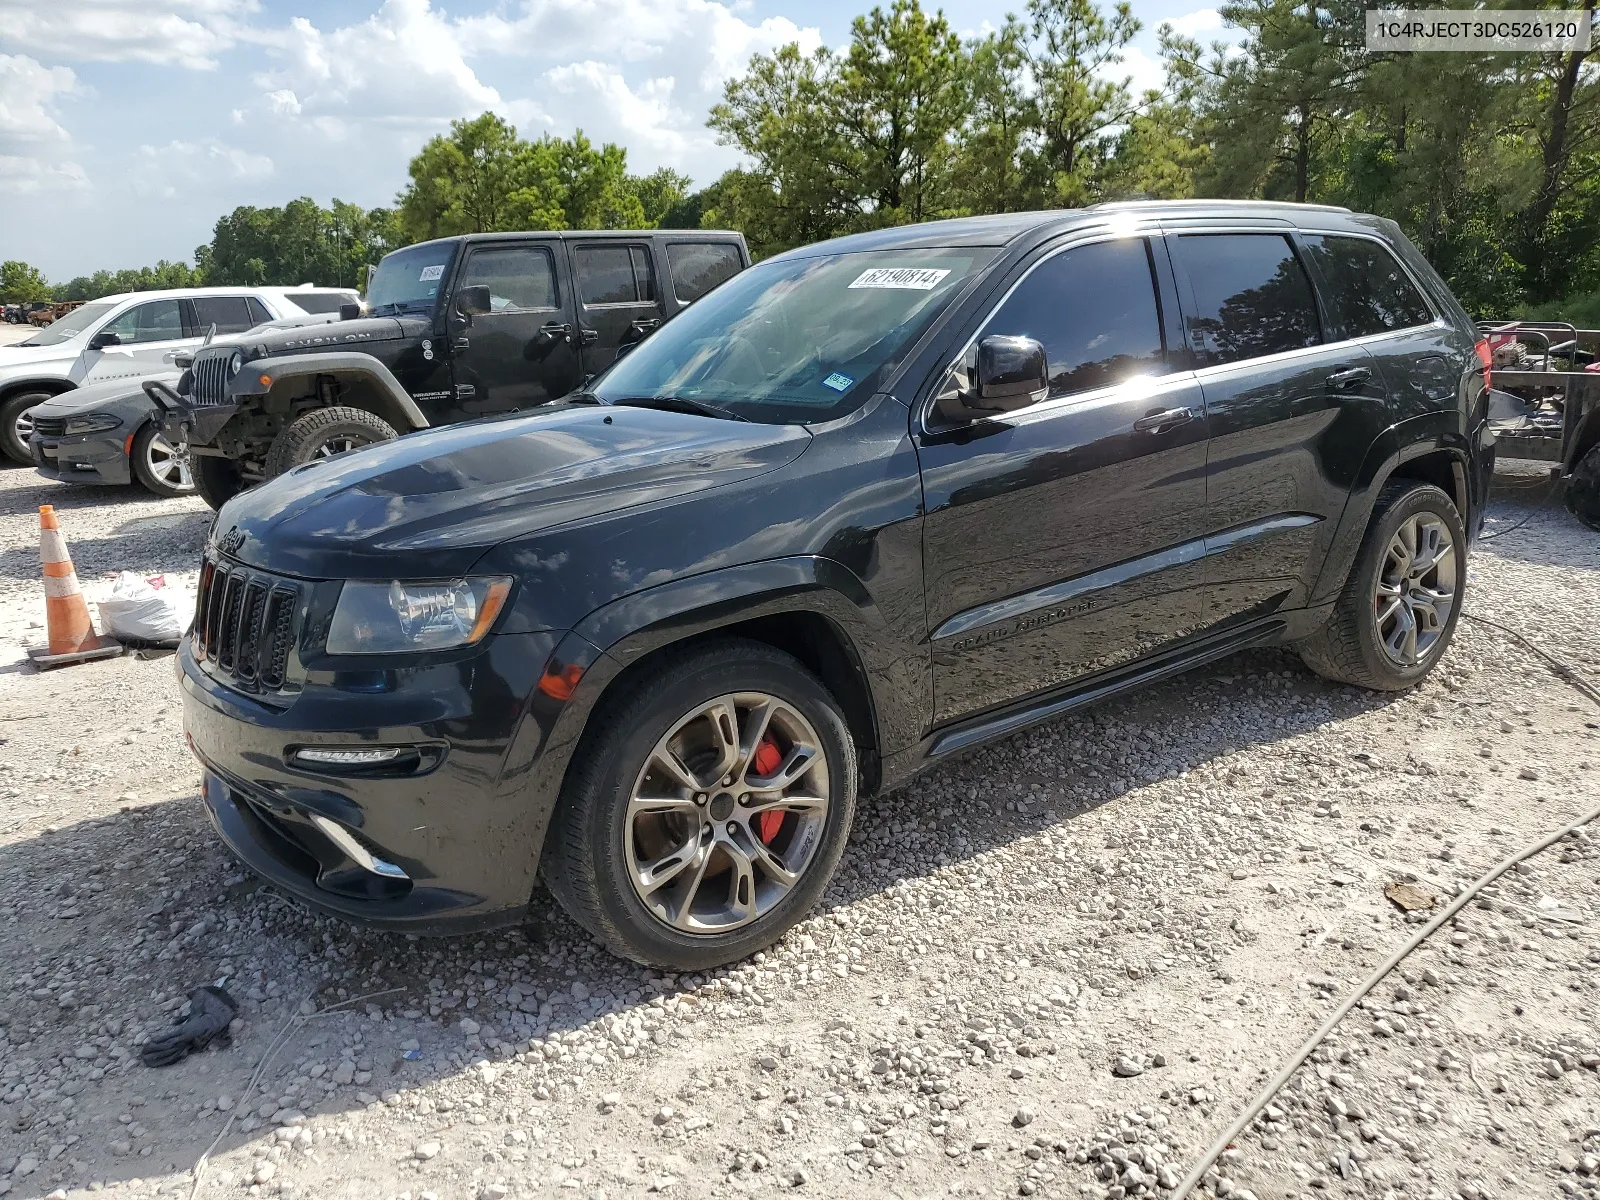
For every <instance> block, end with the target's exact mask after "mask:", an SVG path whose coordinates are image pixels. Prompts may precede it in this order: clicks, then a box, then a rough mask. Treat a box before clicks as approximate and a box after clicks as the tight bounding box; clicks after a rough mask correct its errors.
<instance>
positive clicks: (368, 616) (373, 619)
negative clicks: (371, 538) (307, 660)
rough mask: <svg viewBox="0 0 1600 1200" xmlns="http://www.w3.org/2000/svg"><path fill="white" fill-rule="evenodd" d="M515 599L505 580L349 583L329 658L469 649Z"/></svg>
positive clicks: (336, 614)
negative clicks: (332, 655) (502, 608)
mask: <svg viewBox="0 0 1600 1200" xmlns="http://www.w3.org/2000/svg"><path fill="white" fill-rule="evenodd" d="M510 594H511V580H509V579H506V578H503V577H493V578H487V579H457V580H454V581H453V582H449V583H402V582H400V581H399V580H395V581H393V582H392V583H355V582H353V583H347V584H345V585H344V587H343V589H342V590H341V591H340V592H339V602H338V603H337V604H336V605H334V609H333V620H332V622H330V623H329V626H328V653H329V654H401V653H404V652H406V651H413V650H451V649H454V648H456V647H458V646H470V645H472V644H473V643H474V642H476V641H478V640H480V639H481V638H482V637H483V635H484V634H486V633H488V632H489V626H491V625H493V624H494V619H495V618H496V617H497V616H499V615H500V609H501V607H502V606H503V605H504V604H505V602H506V597H507V596H508V595H510Z"/></svg>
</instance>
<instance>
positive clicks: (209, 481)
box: [189, 454, 244, 512]
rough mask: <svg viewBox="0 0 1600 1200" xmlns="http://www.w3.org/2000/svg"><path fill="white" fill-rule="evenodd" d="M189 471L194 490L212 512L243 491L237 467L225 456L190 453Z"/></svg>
mask: <svg viewBox="0 0 1600 1200" xmlns="http://www.w3.org/2000/svg"><path fill="white" fill-rule="evenodd" d="M189 473H190V474H191V475H193V476H194V490H195V491H196V492H198V493H199V494H200V499H202V500H204V501H205V502H206V504H207V505H209V506H210V507H211V510H212V511H213V512H215V511H216V510H217V509H219V508H221V507H222V506H223V505H224V504H226V503H227V502H228V501H229V500H232V499H233V498H234V497H235V496H237V495H238V494H239V493H240V492H242V491H244V480H243V479H241V478H240V476H239V468H238V467H237V466H235V465H234V464H233V462H232V461H231V460H229V459H226V458H217V457H216V456H214V455H209V454H192V455H191V456H190V459H189Z"/></svg>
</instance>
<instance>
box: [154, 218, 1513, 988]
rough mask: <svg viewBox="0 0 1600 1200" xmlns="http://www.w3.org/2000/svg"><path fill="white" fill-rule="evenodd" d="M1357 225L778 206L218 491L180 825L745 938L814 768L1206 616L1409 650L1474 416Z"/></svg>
mask: <svg viewBox="0 0 1600 1200" xmlns="http://www.w3.org/2000/svg"><path fill="white" fill-rule="evenodd" d="M1475 342H1476V334H1475V332H1474V329H1473V325H1472V323H1471V321H1469V320H1468V318H1467V316H1466V314H1465V313H1463V312H1462V311H1461V309H1460V307H1459V306H1458V305H1457V304H1456V302H1455V301H1454V300H1453V299H1452V298H1451V296H1450V293H1449V292H1448V290H1447V289H1446V287H1445V285H1444V283H1443V282H1442V281H1441V280H1440V279H1439V277H1438V276H1437V275H1436V274H1435V273H1434V272H1433V271H1432V270H1431V269H1430V268H1429V266H1428V264H1427V263H1426V262H1424V261H1423V260H1422V258H1421V257H1420V256H1419V255H1418V253H1417V251H1416V250H1415V249H1414V248H1413V247H1412V246H1411V245H1410V244H1409V243H1408V242H1407V241H1406V240H1405V238H1404V237H1403V236H1402V235H1401V234H1400V232H1399V231H1398V229H1397V228H1396V227H1395V226H1394V225H1393V224H1392V223H1390V222H1388V221H1383V220H1378V219H1375V218H1372V217H1363V216H1356V215H1353V214H1351V213H1349V212H1347V211H1344V210H1341V209H1330V208H1310V207H1292V206H1281V205H1264V204H1242V203H1231V204H1230V203H1198V202H1196V203H1178V204H1133V205H1116V206H1108V207H1101V208H1092V209H1088V210H1084V211H1077V212H1055V213H1041V214H1025V215H1006V216H996V217H983V218H973V219H969V220H962V221H952V222H945V223H940V224H932V225H922V226H912V227H908V228H901V229H890V230H883V231H881V232H877V233H870V234H863V235H859V236H856V237H850V238H845V239H842V240H839V241H834V242H828V243H824V244H822V245H817V246H809V247H806V248H804V249H801V250H796V251H794V252H792V253H789V254H785V255H782V256H780V257H778V258H774V259H771V260H769V261H767V262H764V263H761V264H760V265H758V266H756V267H754V268H752V269H750V270H749V271H746V272H744V273H743V274H740V275H736V276H735V277H734V278H733V279H731V280H729V281H728V282H727V283H726V284H724V285H723V286H722V287H720V288H718V289H717V290H716V291H715V292H713V293H711V294H710V295H708V296H707V297H706V298H705V299H704V300H703V301H702V302H700V303H698V304H696V305H694V306H693V307H692V308H689V309H687V310H686V311H684V312H683V313H680V314H679V315H678V316H677V317H675V318H674V319H673V320H671V321H670V322H668V323H667V324H666V325H664V326H663V327H662V329H661V330H660V331H658V332H657V333H656V334H655V336H653V337H651V338H650V339H648V340H647V341H645V342H643V343H642V344H641V345H640V346H639V347H638V348H637V349H636V350H634V351H633V352H632V353H631V354H630V355H628V356H626V357H624V358H622V359H620V360H619V361H618V362H617V363H616V364H615V365H614V366H613V367H612V368H611V369H610V370H609V371H608V372H606V373H605V374H603V375H602V376H601V377H600V378H599V379H598V380H597V381H595V382H594V383H593V384H592V385H590V388H589V390H587V391H584V392H580V393H576V394H573V395H571V396H568V397H567V398H566V399H565V400H564V401H562V402H559V403H556V404H553V405H551V406H549V407H546V408H544V409H542V410H539V411H537V412H532V413H525V414H521V415H518V416H513V417H506V418H499V419H492V420H484V421H479V422H476V423H472V424H466V425H458V426H454V427H451V428H445V429H440V430H437V431H434V432H430V433H424V434H421V435H418V436H416V437H409V438H404V439H402V440H400V441H398V442H392V443H388V444H384V445H379V446H372V447H369V448H367V449H364V450H359V451H356V452H354V453H352V454H349V455H346V456H341V457H339V458H335V459H332V460H327V461H320V462H314V463H310V464H308V465H305V466H301V467H297V468H295V469H293V470H291V471H290V472H289V473H287V474H286V475H284V476H283V477H281V478H279V479H276V480H273V481H271V482H269V483H268V484H267V485H265V486H264V487H262V488H260V489H259V490H256V491H253V492H248V493H245V494H243V495H241V496H239V497H238V498H237V499H235V500H233V501H231V502H230V503H229V504H228V505H227V506H226V507H224V508H223V510H222V512H221V514H220V515H219V517H218V520H217V524H216V528H215V533H214V540H213V541H212V543H211V545H210V546H209V547H208V549H207V553H206V561H205V567H204V575H203V578H202V586H201V593H200V606H199V612H198V614H197V617H196V621H195V626H194V630H193V633H192V634H191V635H190V636H189V637H188V638H187V639H186V641H185V643H184V645H183V648H182V651H181V659H182V672H183V689H184V693H185V711H186V719H187V728H188V733H189V737H190V740H191V742H192V744H193V747H194V749H195V751H196V753H198V754H199V756H200V758H201V759H202V761H203V762H204V764H205V767H206V782H205V800H206V803H207V805H208V806H209V808H210V811H211V814H212V816H213V818H214V819H215V822H216V824H217V827H218V828H219V830H220V831H221V833H222V836H223V838H224V839H225V840H226V841H227V842H228V844H229V845H230V846H232V847H233V849H234V850H235V851H236V852H237V853H238V854H239V855H240V857H242V858H243V859H244V860H245V861H246V862H248V863H249V864H250V865H251V866H252V867H254V868H255V869H256V870H257V871H258V872H260V873H261V874H263V875H264V876H266V877H267V878H268V879H270V880H272V881H273V882H274V883H276V884H277V885H278V886H280V887H281V888H283V889H285V890H286V891H289V892H291V893H293V894H295V895H297V896H300V897H302V898H303V899H304V900H306V901H307V902H308V903H311V904H313V905H315V906H317V907H319V908H322V909H325V910H327V911H330V912H334V913H338V914H341V915H344V916H347V917H351V918H354V919H357V920H361V921H366V922H371V923H374V924H379V925H386V926H390V927H394V928H400V929H408V930H422V931H444V930H449V929H459V928H468V927H473V926H485V925H494V924H498V923H503V922H510V921H514V920H516V919H517V918H518V916H519V915H520V914H522V913H523V911H524V909H525V908H526V906H527V904H528V901H529V898H530V895H531V893H532V891H533V888H534V886H535V880H536V878H537V877H538V876H539V875H540V874H541V873H542V875H543V878H544V881H545V882H546V884H547V885H548V886H549V887H550V889H551V890H552V891H553V892H554V893H555V894H556V896H557V897H559V898H560V900H561V901H562V903H563V904H565V905H566V906H567V908H568V909H569V910H570V911H571V912H572V914H573V915H574V916H575V917H576V918H577V919H578V920H579V921H581V922H582V923H583V924H584V925H585V926H586V927H587V928H589V929H590V930H592V931H594V933H595V934H597V935H598V936H599V937H601V938H602V939H603V940H604V941H605V942H606V944H607V945H609V946H610V947H612V948H613V949H614V950H615V951H616V952H617V953H619V954H623V955H627V956H630V957H632V958H635V959H638V960H640V961H644V962H650V963H657V964H661V965H664V966H670V967H676V968H697V967H704V966H707V965H710V964H714V963H720V962H725V961H728V960H730V959H735V958H738V957H740V956H741V955H744V954H746V953H749V952H751V951H753V950H755V949H757V948H759V947H762V946H764V945H766V944H768V943H770V942H771V941H773V939H775V938H776V937H777V936H778V935H779V934H780V933H781V932H782V931H783V930H784V929H785V927H787V926H788V925H789V924H791V923H792V922H793V921H795V920H796V919H797V918H799V917H800V916H801V915H802V914H804V913H805V911H806V910H807V909H808V908H809V907H810V906H811V905H812V904H813V903H814V902H815V901H816V899H817V897H818V896H819V895H820V893H821V892H822V889H823V887H824V885H825V884H826V882H827V880H828V877H829V875H830V874H831V873H832V871H833V870H834V867H835V865H836V864H837V862H838V861H839V856H840V852H841V850H842V848H843V846H844V843H845V838H846V835H847V833H848V830H849V826H850V823H851V817H852V813H853V810H854V807H855V802H856V797H857V796H858V795H859V794H861V793H862V792H863V791H870V790H876V789H883V788H888V787H892V786H894V785H896V784H899V783H901V782H902V781H904V780H905V779H906V778H907V777H908V776H910V775H911V774H912V773H913V772H915V771H917V770H918V769H919V768H922V767H925V766H927V765H929V764H930V763H934V762H937V761H939V760H940V759H942V758H944V757H945V756H947V755H950V754H953V753H956V752H958V751H960V750H963V749H965V748H967V747H969V746H972V745H974V744H976V743H978V742H981V741H983V740H985V739H988V738H993V737H998V736H1002V735H1005V734H1008V733H1011V732H1012V731H1014V730H1017V729H1020V728H1022V727H1024V726H1026V725H1028V724H1030V723H1032V722H1036V721H1039V720H1042V719H1045V718H1048V717H1052V716H1055V715H1057V714H1060V713H1063V712H1066V711H1068V710H1070V709H1073V708H1075V707H1077V706H1079V705H1083V704H1087V703H1090V702H1092V701H1095V700H1098V699H1101V698H1103V697H1105V696H1108V695H1111V694H1113V693H1116V692H1119V691H1122V690H1124V689H1127V688H1132V687H1137V686H1139V685H1141V684H1145V683H1149V682H1152V681H1154V680H1159V679H1164V678H1167V677H1169V676H1171V675H1173V674H1174V673H1175V672H1178V671H1181V670H1183V669H1185V668H1187V667H1191V666H1194V665H1195V664H1197V663H1204V662H1209V661H1211V660H1214V659H1217V658H1219V657H1221V656H1223V655H1226V654H1229V653H1231V652H1233V651H1235V650H1238V649H1239V648H1241V647H1244V646H1255V645H1262V644H1269V643H1287V644H1290V645H1293V646H1294V647H1296V648H1297V649H1298V650H1299V652H1300V653H1301V655H1302V656H1303V657H1304V658H1305V660H1306V662H1307V663H1309V664H1310V665H1311V667H1312V668H1313V669H1315V670H1316V671H1318V672H1320V673H1322V674H1324V675H1326V676H1328V677H1330V678H1332V679H1337V680H1342V681H1344V682H1347V683H1353V684H1357V685H1360V686H1364V687H1370V688H1382V689H1395V688H1403V687H1406V686H1407V685H1409V684H1412V683H1415V682H1416V681H1417V680H1418V679H1420V678H1421V677H1422V676H1423V675H1424V674H1426V673H1427V672H1428V671H1429V670H1430V669H1431V668H1432V667H1433V665H1434V664H1435V663H1436V662H1438V660H1439V657H1440V655H1441V654H1443V653H1444V651H1445V648H1446V646H1447V645H1448V643H1449V640H1450V636H1451V632H1452V630H1453V629H1454V627H1455V623H1456V619H1457V617H1458V615H1459V613H1460V611H1461V603H1462V592H1463V587H1464V585H1465V582H1466V565H1467V564H1466V555H1467V545H1468V535H1469V531H1471V530H1475V529H1476V528H1477V526H1478V524H1479V521H1480V517H1481V510H1482V505H1483V499H1484V494H1485V489H1486V486H1487V482H1488V477H1489V474H1490V471H1491V469H1492V457H1493V449H1492V444H1491V442H1490V441H1489V439H1488V438H1487V436H1486V434H1485V429H1484V419H1483V418H1484V412H1483V408H1484V405H1483V391H1484V379H1483V364H1482V362H1481V361H1480V356H1479V354H1478V353H1477V352H1476V347H1475Z"/></svg>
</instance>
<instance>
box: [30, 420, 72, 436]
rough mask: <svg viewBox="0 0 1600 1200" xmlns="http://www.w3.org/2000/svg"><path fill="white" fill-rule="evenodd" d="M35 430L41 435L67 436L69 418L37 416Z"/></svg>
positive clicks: (34, 421)
mask: <svg viewBox="0 0 1600 1200" xmlns="http://www.w3.org/2000/svg"><path fill="white" fill-rule="evenodd" d="M33 431H34V432H35V433H37V434H38V435H39V436H40V437H66V436H67V419H66V418H65V417H35V418H34V419H33Z"/></svg>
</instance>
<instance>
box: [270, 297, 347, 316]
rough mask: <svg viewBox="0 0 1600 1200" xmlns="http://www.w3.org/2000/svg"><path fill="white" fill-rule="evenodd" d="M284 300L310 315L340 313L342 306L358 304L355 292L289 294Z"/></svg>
mask: <svg viewBox="0 0 1600 1200" xmlns="http://www.w3.org/2000/svg"><path fill="white" fill-rule="evenodd" d="M284 299H285V300H287V301H288V302H289V303H290V304H293V305H297V306H298V307H300V308H302V309H304V310H305V311H306V312H308V313H313V314H316V313H331V312H338V311H339V306H340V305H341V304H354V303H356V299H357V297H356V294H355V293H354V292H288V293H286V294H285V295H284Z"/></svg>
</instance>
